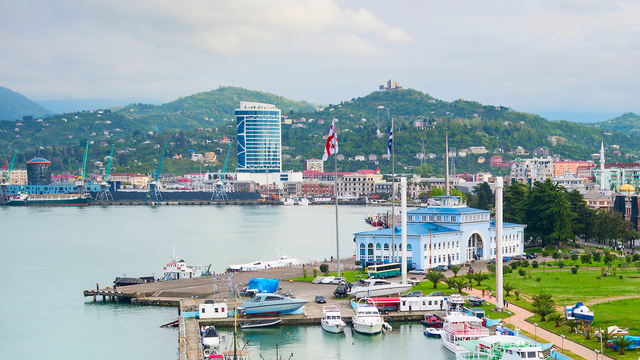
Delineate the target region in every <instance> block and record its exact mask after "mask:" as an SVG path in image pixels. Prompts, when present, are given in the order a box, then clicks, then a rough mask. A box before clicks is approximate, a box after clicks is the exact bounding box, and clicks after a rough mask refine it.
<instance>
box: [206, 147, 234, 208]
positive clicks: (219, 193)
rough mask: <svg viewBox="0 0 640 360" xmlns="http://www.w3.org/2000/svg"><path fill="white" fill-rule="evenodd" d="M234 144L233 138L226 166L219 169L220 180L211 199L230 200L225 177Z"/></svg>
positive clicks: (225, 160) (225, 161)
mask: <svg viewBox="0 0 640 360" xmlns="http://www.w3.org/2000/svg"><path fill="white" fill-rule="evenodd" d="M232 145H233V140H231V141H230V142H229V150H227V157H226V158H225V159H224V166H223V167H222V169H218V181H217V182H216V187H215V189H214V190H213V195H211V201H229V197H228V196H227V192H226V191H224V187H223V185H224V182H223V178H224V177H225V174H226V173H227V164H228V163H229V153H230V152H231V146H232Z"/></svg>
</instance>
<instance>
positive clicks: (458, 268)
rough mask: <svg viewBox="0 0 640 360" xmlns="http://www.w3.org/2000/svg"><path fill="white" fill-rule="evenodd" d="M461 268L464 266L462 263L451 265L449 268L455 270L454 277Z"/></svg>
mask: <svg viewBox="0 0 640 360" xmlns="http://www.w3.org/2000/svg"><path fill="white" fill-rule="evenodd" d="M460 269H462V266H460V265H451V267H450V268H449V270H451V271H452V272H453V277H456V276H458V272H459V271H460Z"/></svg>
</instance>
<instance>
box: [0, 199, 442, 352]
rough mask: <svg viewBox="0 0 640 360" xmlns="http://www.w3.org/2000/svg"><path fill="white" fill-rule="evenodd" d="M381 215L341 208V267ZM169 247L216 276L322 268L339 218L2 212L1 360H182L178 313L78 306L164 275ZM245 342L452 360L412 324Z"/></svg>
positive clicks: (185, 210) (273, 334) (314, 212)
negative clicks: (98, 290) (277, 262)
mask: <svg viewBox="0 0 640 360" xmlns="http://www.w3.org/2000/svg"><path fill="white" fill-rule="evenodd" d="M385 210H386V209H382V208H367V207H354V206H343V207H340V245H341V246H340V254H341V257H348V256H351V255H353V254H354V253H355V248H354V243H353V233H354V232H359V231H367V230H371V227H370V226H369V225H367V224H366V223H365V222H364V221H363V219H364V217H365V216H366V215H367V214H369V213H370V212H371V211H374V212H376V211H385ZM173 241H175V248H176V253H177V255H178V256H179V257H180V258H183V259H185V260H186V261H187V263H189V264H194V265H201V266H203V267H204V266H207V265H208V264H212V270H214V271H216V272H220V271H223V270H224V269H225V268H226V266H227V265H229V264H230V263H246V262H250V261H253V260H258V259H265V260H273V259H275V258H276V255H277V250H279V251H280V252H281V253H285V254H287V255H289V256H290V257H292V258H298V259H300V260H304V261H307V260H321V259H323V258H329V257H330V256H332V255H335V250H336V247H335V209H334V208H333V206H331V207H330V208H329V207H326V206H309V207H283V206H279V207H266V206H265V207H259V206H227V207H212V206H207V207H190V206H189V207H187V206H182V207H171V206H165V207H156V208H151V207H131V206H122V207H118V206H110V207H95V206H92V207H87V208H51V209H49V208H7V207H4V208H0V260H1V261H2V264H3V268H4V270H3V274H2V276H1V277H0V304H2V306H3V308H4V309H3V310H2V311H1V312H0V323H1V324H2V326H0V357H1V358H3V359H23V358H26V357H36V358H46V359H85V358H92V359H142V358H147V359H168V360H175V359H177V358H178V347H177V338H178V335H177V331H176V330H175V329H161V328H160V327H159V326H160V325H162V324H165V323H168V322H170V321H173V320H175V319H176V318H177V310H176V309H175V308H163V307H141V306H131V305H126V304H113V303H101V302H97V303H93V302H92V301H91V299H90V298H86V299H85V298H83V296H82V291H83V290H85V289H89V288H93V287H95V284H96V282H97V283H100V286H101V287H104V286H105V285H111V284H112V282H113V280H114V278H115V277H116V276H122V275H126V276H136V277H137V276H149V275H154V276H159V275H160V274H161V272H162V266H163V265H164V264H166V262H167V261H168V260H169V259H170V257H171V252H172V243H173ZM276 248H277V250H276ZM287 332H289V335H287V334H286V333H287ZM249 340H250V341H249V343H250V351H251V353H252V355H253V354H259V353H262V354H263V356H264V357H265V358H269V357H272V356H275V344H276V343H278V344H279V345H280V347H281V349H282V351H284V352H285V353H291V352H293V353H294V354H295V356H294V359H295V358H298V359H300V358H304V359H310V358H322V359H343V358H344V359H347V358H349V359H352V358H355V357H366V358H370V359H382V358H389V357H392V356H396V355H399V354H402V355H409V356H411V355H412V354H413V355H417V356H420V355H424V354H425V351H429V353H430V354H438V355H436V357H435V358H446V357H448V358H451V359H453V357H452V356H450V354H448V353H446V352H445V351H444V349H443V348H442V346H441V344H440V342H439V341H435V342H434V341H430V340H429V339H425V338H424V336H423V335H422V332H421V326H419V325H415V324H407V325H403V326H396V329H395V330H394V331H393V332H392V333H391V334H388V335H385V336H379V337H362V336H360V335H359V334H355V335H351V334H350V333H348V334H346V335H339V336H338V337H336V336H332V335H331V334H325V333H323V332H322V330H321V329H320V327H319V326H316V327H311V326H309V327H281V328H277V329H274V330H267V331H266V332H256V333H253V334H249ZM318 354H322V355H321V356H318ZM439 354H441V355H439ZM267 355H269V357H267ZM253 357H254V358H256V359H258V358H259V357H258V356H257V355H254V356H253ZM285 358H288V356H286V357H285Z"/></svg>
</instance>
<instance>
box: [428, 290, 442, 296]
mask: <svg viewBox="0 0 640 360" xmlns="http://www.w3.org/2000/svg"><path fill="white" fill-rule="evenodd" d="M427 296H444V291H434V292H432V293H431V294H429V295H427Z"/></svg>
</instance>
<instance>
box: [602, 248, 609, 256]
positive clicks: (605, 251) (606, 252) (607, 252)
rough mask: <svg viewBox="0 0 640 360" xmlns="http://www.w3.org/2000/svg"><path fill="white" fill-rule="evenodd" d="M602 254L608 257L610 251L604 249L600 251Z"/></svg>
mask: <svg viewBox="0 0 640 360" xmlns="http://www.w3.org/2000/svg"><path fill="white" fill-rule="evenodd" d="M602 252H603V253H604V255H605V256H609V254H611V250H609V249H604V250H602Z"/></svg>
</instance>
